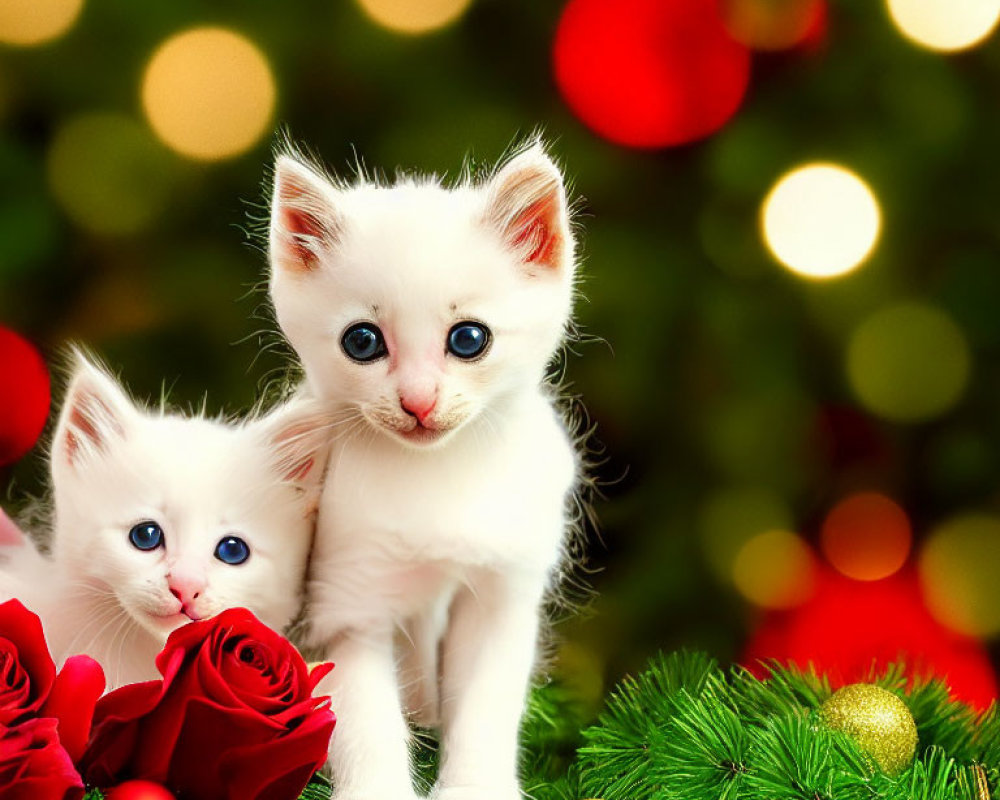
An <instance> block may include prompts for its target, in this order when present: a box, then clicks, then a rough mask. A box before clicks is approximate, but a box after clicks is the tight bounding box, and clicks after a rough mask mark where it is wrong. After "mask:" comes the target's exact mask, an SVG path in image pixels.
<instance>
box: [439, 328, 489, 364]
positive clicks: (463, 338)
mask: <svg viewBox="0 0 1000 800" xmlns="http://www.w3.org/2000/svg"><path fill="white" fill-rule="evenodd" d="M489 343H490V329H489V328H487V327H486V326H485V325H480V324H479V323H478V322H459V323H458V324H457V325H454V326H452V329H451V330H450V331H448V352H449V353H451V354H452V355H453V356H458V357H459V358H475V357H476V356H478V355H482V353H483V351H484V350H486V345H488V344H489Z"/></svg>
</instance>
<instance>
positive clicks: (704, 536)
mask: <svg viewBox="0 0 1000 800" xmlns="http://www.w3.org/2000/svg"><path fill="white" fill-rule="evenodd" d="M699 523H700V529H701V542H702V544H703V546H704V548H705V556H706V559H707V561H708V565H709V567H711V569H712V571H713V572H714V573H715V575H716V577H717V578H718V579H719V580H720V581H723V582H725V583H727V584H728V583H729V582H731V581H732V578H733V564H734V562H735V561H736V556H737V555H738V554H739V552H740V550H741V549H742V548H743V546H744V545H746V543H747V542H749V541H750V540H751V539H753V538H754V537H755V536H757V535H758V534H761V533H766V532H767V531H773V530H787V529H789V528H791V527H792V524H793V518H792V511H791V509H790V508H789V507H788V503H787V501H786V500H785V499H784V498H782V497H781V496H780V495H779V494H777V493H776V492H774V491H773V490H771V489H768V488H765V487H762V486H749V485H747V486H733V487H728V488H726V489H722V490H720V491H718V492H715V493H714V494H712V495H711V496H710V497H709V498H708V499H707V500H706V501H705V503H704V504H703V506H702V508H701V513H700V515H699Z"/></svg>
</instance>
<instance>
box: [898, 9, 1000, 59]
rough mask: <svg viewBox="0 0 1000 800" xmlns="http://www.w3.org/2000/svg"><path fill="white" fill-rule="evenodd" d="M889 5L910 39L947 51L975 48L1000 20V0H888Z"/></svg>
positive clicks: (901, 28) (901, 29)
mask: <svg viewBox="0 0 1000 800" xmlns="http://www.w3.org/2000/svg"><path fill="white" fill-rule="evenodd" d="M887 6H888V9H889V16H890V17H891V18H892V21H893V23H894V24H895V25H896V27H897V28H898V29H899V31H900V33H902V34H903V35H904V36H906V38H908V39H910V40H911V41H912V42H914V43H915V44H918V45H920V46H921V47H926V48H929V49H931V50H940V51H943V52H954V51H956V50H966V49H968V48H970V47H974V46H975V45H977V44H979V43H980V42H982V41H983V40H984V39H986V37H988V36H989V35H990V34H991V33H992V32H993V31H994V29H995V28H996V26H997V22H998V21H1000V0H887Z"/></svg>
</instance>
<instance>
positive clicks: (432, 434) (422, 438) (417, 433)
mask: <svg viewBox="0 0 1000 800" xmlns="http://www.w3.org/2000/svg"><path fill="white" fill-rule="evenodd" d="M447 432H448V431H446V430H441V429H440V428H428V427H426V426H425V425H421V424H420V423H419V422H418V423H417V424H416V425H414V426H413V427H412V428H411V429H410V430H408V431H405V430H399V429H397V430H396V433H398V434H399V435H400V436H401V437H402V438H403V439H405V440H406V441H407V442H411V443H412V444H432V443H433V442H436V441H438V440H439V439H440V438H441V437H442V436H444V435H445V434H446V433H447Z"/></svg>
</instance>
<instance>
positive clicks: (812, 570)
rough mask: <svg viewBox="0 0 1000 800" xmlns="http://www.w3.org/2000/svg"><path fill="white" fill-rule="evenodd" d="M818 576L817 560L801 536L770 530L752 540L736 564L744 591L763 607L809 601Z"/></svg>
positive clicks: (736, 581)
mask: <svg viewBox="0 0 1000 800" xmlns="http://www.w3.org/2000/svg"><path fill="white" fill-rule="evenodd" d="M815 579H816V560H815V558H814V556H813V554H812V551H811V550H810V549H809V545H807V544H806V543H805V542H804V541H803V540H802V538H801V537H799V536H798V535H796V534H794V533H791V532H789V531H767V532H765V533H761V534H758V535H757V536H755V537H753V538H752V539H750V540H749V541H748V542H747V543H746V544H745V545H743V547H742V548H741V549H740V552H739V553H738V554H737V556H736V560H735V562H734V563H733V583H734V584H735V586H736V588H737V589H738V590H739V592H740V594H742V595H743V596H744V597H746V598H747V600H749V601H750V602H751V603H753V604H754V605H758V606H761V607H762V608H794V607H795V606H798V605H801V604H802V603H804V602H805V601H806V600H808V599H809V598H810V597H811V596H812V593H813V589H814V587H815Z"/></svg>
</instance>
